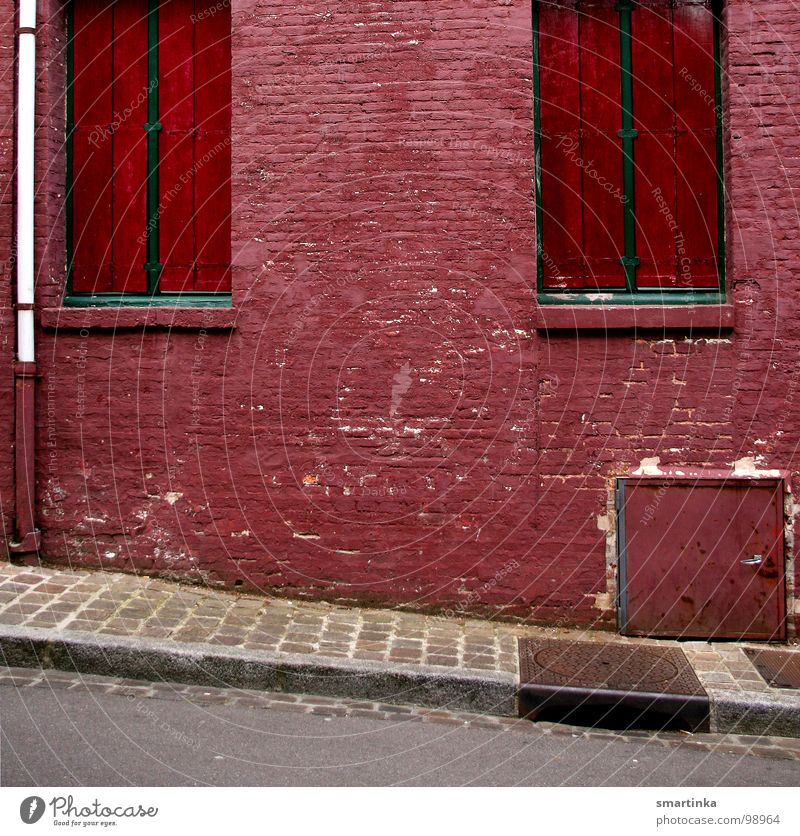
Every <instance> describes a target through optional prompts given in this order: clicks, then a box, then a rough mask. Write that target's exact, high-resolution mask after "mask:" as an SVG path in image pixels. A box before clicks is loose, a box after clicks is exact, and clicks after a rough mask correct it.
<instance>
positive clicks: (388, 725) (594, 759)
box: [0, 683, 800, 786]
mask: <svg viewBox="0 0 800 836" xmlns="http://www.w3.org/2000/svg"><path fill="white" fill-rule="evenodd" d="M364 714H365V715H368V714H369V712H364ZM0 782H2V784H3V785H4V786H19V785H49V786H80V785H84V786H125V785H134V786H138V785H147V786H152V785H156V786H162V785H163V786H171V785H177V786H196V785H233V786H259V785H267V786H281V785H382V786H383V785H395V784H407V785H465V784H473V785H490V786H497V785H500V786H506V785H516V784H519V785H529V786H559V785H568V786H595V785H605V786H620V785H621V786H633V785H650V786H678V785H700V786H713V785H722V786H735V785H742V786H797V785H798V783H800V761H797V760H779V759H776V758H772V757H769V758H768V757H757V756H753V755H745V754H722V753H714V752H709V751H702V750H692V749H685V748H682V747H679V746H669V747H668V746H663V745H660V744H659V743H657V742H650V741H648V740H647V739H646V738H636V737H623V736H618V737H616V738H613V739H602V740H597V739H595V740H593V739H583V738H573V737H572V736H571V735H569V734H544V733H533V732H531V731H519V730H515V729H504V730H496V729H489V728H482V727H480V726H479V725H476V724H462V725H447V724H438V723H435V722H424V723H422V722H411V721H409V720H408V719H406V720H403V719H402V718H398V719H397V720H387V719H372V718H371V717H369V716H359V717H336V716H333V717H323V716H315V715H308V714H301V713H293V712H291V711H285V710H276V709H261V708H249V707H243V706H237V705H224V704H218V705H214V704H211V705H208V704H197V703H195V702H188V701H186V700H176V699H160V698H158V697H149V698H146V699H142V698H136V699H132V698H131V697H126V696H124V695H122V694H103V693H93V692H91V691H87V690H81V689H80V688H77V689H75V688H66V687H56V688H54V687H52V686H51V685H49V684H47V683H41V684H37V685H34V686H32V687H26V688H15V687H14V686H13V685H4V686H3V687H0Z"/></svg>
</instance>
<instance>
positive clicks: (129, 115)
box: [76, 2, 148, 293]
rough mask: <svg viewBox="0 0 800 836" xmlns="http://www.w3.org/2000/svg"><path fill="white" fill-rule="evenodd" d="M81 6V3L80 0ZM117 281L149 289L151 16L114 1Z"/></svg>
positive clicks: (122, 288)
mask: <svg viewBox="0 0 800 836" xmlns="http://www.w3.org/2000/svg"><path fill="white" fill-rule="evenodd" d="M76 5H80V2H78V3H77V4H76ZM113 8H114V48H113V52H114V83H113V86H112V91H113V97H114V114H113V116H114V124H113V127H114V133H113V148H114V178H113V182H112V192H113V196H114V213H113V218H114V231H113V239H112V241H113V243H112V247H113V251H114V282H113V286H112V289H113V290H114V291H115V292H117V293H143V292H145V291H146V290H147V273H146V272H145V269H144V265H145V262H146V261H147V253H146V228H147V134H146V133H145V131H144V129H143V126H144V124H145V122H147V86H148V74H147V15H146V13H145V8H144V6H143V5H142V4H140V3H130V2H117V3H114V6H113Z"/></svg>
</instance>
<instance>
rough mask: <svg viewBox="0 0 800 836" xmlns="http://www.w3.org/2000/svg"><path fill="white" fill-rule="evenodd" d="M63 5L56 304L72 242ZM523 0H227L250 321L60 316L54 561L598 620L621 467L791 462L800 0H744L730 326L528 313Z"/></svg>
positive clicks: (239, 263) (736, 19)
mask: <svg viewBox="0 0 800 836" xmlns="http://www.w3.org/2000/svg"><path fill="white" fill-rule="evenodd" d="M50 9H51V12H50V16H49V17H48V21H49V23H50V26H49V30H48V31H49V34H47V35H44V36H43V38H42V42H43V45H42V49H41V51H40V54H41V56H42V58H41V60H42V62H43V63H42V67H43V68H44V67H47V74H46V81H47V83H46V85H45V89H44V90H43V95H44V101H43V102H42V103H40V107H41V108H42V118H43V120H44V123H45V127H46V133H45V136H46V137H47V141H45V139H44V137H43V139H42V154H44V155H45V158H46V159H47V166H46V167H45V168H43V171H44V172H45V173H44V174H43V178H44V179H43V185H44V186H45V188H44V189H43V191H42V194H41V206H40V215H41V217H42V218H44V219H46V220H47V222H49V223H50V224H51V227H50V232H49V234H48V235H47V236H46V239H43V240H41V241H40V244H39V246H40V249H41V252H42V265H43V266H42V274H41V277H40V286H39V299H40V302H41V304H42V306H43V307H48V306H55V305H57V304H58V299H59V296H60V293H61V291H62V288H63V263H64V259H63V231H59V230H60V229H61V226H62V225H61V221H60V220H59V212H60V207H61V204H62V201H61V197H60V195H61V194H62V193H63V156H62V151H61V149H60V147H59V143H58V141H57V138H58V136H59V129H60V125H61V126H62V127H63V125H62V123H61V122H60V121H59V120H63V112H62V111H60V110H59V107H58V101H59V99H58V90H59V85H62V84H63V60H62V56H61V54H60V52H59V47H60V44H61V41H59V38H62V37H63V32H61V30H60V28H59V27H60V25H61V24H60V12H59V9H58V6H57V5H56V4H55V3H53V4H52V5H51V7H50ZM530 12H531V10H530V0H500V1H499V2H497V0H424V2H422V1H420V2H416V1H415V0H407V2H388V0H387V2H369V3H368V2H352V1H351V0H343V2H340V3H337V4H335V5H333V6H331V5H330V4H325V3H317V2H301V3H297V2H291V3H290V2H285V0H273V2H269V3H259V2H254V1H253V0H236V2H234V4H233V63H234V74H233V79H234V81H233V140H234V141H233V178H234V179H233V207H234V208H233V213H234V215H233V253H234V302H235V306H236V312H237V317H236V327H235V328H234V329H230V330H222V331H219V330H213V329H210V328H205V329H195V330H184V329H181V330H178V329H175V330H171V331H170V330H166V329H153V328H148V329H141V328H138V329H137V328H123V329H117V330H116V331H110V330H102V329H96V328H87V329H86V330H85V331H79V330H65V329H62V330H59V331H57V332H56V331H53V330H47V331H45V332H43V333H42V334H41V335H40V338H41V343H40V344H41V347H42V348H41V366H42V371H43V374H44V377H43V381H42V386H41V388H40V449H41V450H42V453H41V455H40V500H41V521H42V526H43V528H44V538H45V539H44V544H45V554H46V557H47V559H49V560H53V561H67V560H69V561H73V562H82V563H85V564H92V565H102V566H107V567H111V568H119V569H126V570H136V571H145V572H158V573H161V574H164V575H167V576H173V577H180V578H188V579H195V580H198V581H199V580H202V581H206V582H211V583H224V584H226V585H230V586H233V585H239V586H242V587H243V588H259V589H266V590H270V591H278V592H282V593H285V594H290V595H302V596H306V595H307V596H318V597H325V598H329V599H338V600H358V601H361V602H368V603H370V602H376V603H398V602H399V603H402V604H406V605H408V606H413V607H420V608H427V607H445V608H450V609H456V610H460V609H467V610H469V611H471V612H475V613H490V612H497V611H502V612H503V613H504V614H507V615H522V616H526V617H529V618H533V619H540V620H547V621H549V622H553V621H558V622H559V623H572V622H580V623H592V622H595V623H602V624H605V625H608V624H610V622H611V618H612V615H611V612H610V609H609V604H610V595H611V594H613V583H612V584H609V579H608V578H607V574H608V571H609V567H608V565H607V558H606V550H607V546H608V544H607V539H606V529H608V528H609V526H610V525H611V524H612V522H613V521H611V520H609V519H608V517H607V511H608V495H609V494H608V490H609V485H610V480H611V478H612V477H613V476H614V475H616V474H623V473H627V472H630V471H631V470H632V469H634V468H636V467H638V466H639V464H640V463H641V462H642V460H645V459H650V460H654V459H656V458H658V459H660V462H661V463H662V464H664V465H681V464H683V465H686V464H694V465H708V466H722V465H729V464H731V463H733V462H734V461H737V460H744V459H748V460H752V463H751V464H752V466H758V467H763V468H767V467H789V468H791V469H793V470H795V471H796V470H798V456H797V452H796V451H797V445H798V441H800V435H799V433H800V422H798V414H797V413H798V397H797V393H796V391H797V376H798V374H800V372H799V371H798V369H800V365H798V363H797V359H796V358H797V343H798V341H799V340H798V338H797V337H796V335H795V330H796V329H795V328H794V322H795V321H796V318H797V314H798V310H797V308H798V303H797V298H798V293H797V291H798V289H799V288H800V283H799V279H800V277H799V276H798V270H799V269H800V257H799V256H800V253H799V252H798V248H800V238H798V236H797V235H796V232H795V230H796V226H797V206H796V185H795V184H796V183H797V182H800V178H799V177H798V175H800V170H798V169H800V157H799V156H798V153H797V142H796V132H797V126H796V117H797V113H796V111H797V108H798V106H799V105H800V88H798V85H797V83H796V78H797V69H798V68H797V59H796V57H795V56H796V53H797V48H798V46H800V13H798V11H797V8H796V6H795V4H794V3H793V2H789V1H788V0H786V2H771V3H750V2H744V0H731V2H729V3H728V13H727V14H728V32H727V34H726V37H725V42H726V46H725V62H726V73H725V86H726V95H727V107H728V114H729V135H728V139H727V142H726V148H727V184H728V188H729V195H730V199H729V205H728V219H727V222H728V231H729V234H728V238H729V280H730V288H731V296H732V299H733V301H734V302H735V304H736V307H737V309H738V321H737V326H736V330H735V331H734V332H733V333H729V332H726V333H724V334H716V335H715V334H714V333H708V332H703V333H695V334H690V333H687V332H686V331H675V332H668V333H666V334H665V333H664V332H663V331H662V332H660V333H657V332H647V331H639V332H636V333H633V332H622V333H609V334H603V333H598V332H581V333H579V334H575V333H563V334H562V335H558V334H556V333H551V334H550V335H546V334H544V333H537V331H536V330H535V328H534V327H533V322H534V306H535V270H534V243H535V242H534V218H533V195H532V179H533V159H532V153H531V148H532V83H531V26H530ZM3 228H5V227H3ZM111 316H112V317H113V314H111ZM87 322H88V320H87ZM48 404H49V406H50V410H49V411H48V408H47V407H48ZM48 439H49V440H51V441H52V442H53V444H52V446H50V447H47V448H46V447H45V445H46V443H47V441H48ZM45 449H47V454H46V455H47V458H46V459H45V452H44V450H45ZM796 487H797V486H796Z"/></svg>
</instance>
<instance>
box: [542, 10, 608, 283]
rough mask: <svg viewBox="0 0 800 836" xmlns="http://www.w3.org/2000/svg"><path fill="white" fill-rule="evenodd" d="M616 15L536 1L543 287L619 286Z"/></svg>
mask: <svg viewBox="0 0 800 836" xmlns="http://www.w3.org/2000/svg"><path fill="white" fill-rule="evenodd" d="M619 49H620V43H619V16H618V15H617V13H616V12H615V11H614V8H613V4H611V3H609V4H603V5H599V6H590V7H587V9H586V10H585V11H582V12H581V13H578V12H577V11H576V10H575V9H574V8H570V9H565V8H564V4H563V3H540V4H539V66H540V76H539V89H540V102H539V107H540V131H541V142H540V153H541V177H542V182H541V193H542V247H543V250H544V257H543V259H542V267H543V273H544V286H545V287H546V288H558V287H562V288H592V289H596V288H602V287H624V286H625V273H624V270H623V267H622V264H621V263H620V258H621V257H622V254H623V245H624V230H623V213H622V206H623V203H622V198H623V197H624V192H623V188H622V185H623V184H622V151H621V144H620V140H619V138H618V137H617V131H618V130H619V128H620V103H619V96H620V93H619V90H620V84H619Z"/></svg>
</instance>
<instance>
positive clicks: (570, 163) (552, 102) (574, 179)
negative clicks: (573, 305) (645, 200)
mask: <svg viewBox="0 0 800 836" xmlns="http://www.w3.org/2000/svg"><path fill="white" fill-rule="evenodd" d="M539 64H540V67H541V70H540V74H539V89H540V101H539V112H540V119H541V138H540V144H539V148H540V154H541V178H542V182H541V190H542V196H543V199H542V219H541V220H542V246H543V250H544V252H543V257H542V270H543V274H544V276H543V278H544V286H545V287H546V288H558V287H563V288H572V287H578V288H581V287H583V286H584V285H585V284H586V263H585V261H584V258H583V192H582V182H581V169H580V167H579V166H578V165H577V164H576V161H577V160H578V159H580V156H581V118H580V101H581V96H580V72H579V67H580V62H579V57H578V15H577V14H575V13H568V14H565V13H564V11H563V10H562V9H560V8H558V7H556V6H553V5H550V4H549V3H542V4H540V6H539Z"/></svg>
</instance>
